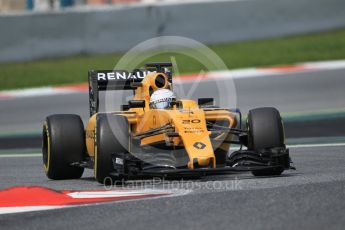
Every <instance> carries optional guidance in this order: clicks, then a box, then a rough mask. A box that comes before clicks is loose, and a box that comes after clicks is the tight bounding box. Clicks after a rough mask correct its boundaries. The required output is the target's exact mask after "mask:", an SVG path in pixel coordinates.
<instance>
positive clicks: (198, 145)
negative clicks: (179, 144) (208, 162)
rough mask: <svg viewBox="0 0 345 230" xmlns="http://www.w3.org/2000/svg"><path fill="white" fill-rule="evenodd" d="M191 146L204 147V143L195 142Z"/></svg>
mask: <svg viewBox="0 0 345 230" xmlns="http://www.w3.org/2000/svg"><path fill="white" fill-rule="evenodd" d="M193 146H194V147H195V148H197V149H204V148H205V147H206V145H205V144H204V143H202V142H195V143H194V145H193Z"/></svg>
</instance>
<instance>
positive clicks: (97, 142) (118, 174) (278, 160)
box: [42, 63, 292, 183]
mask: <svg viewBox="0 0 345 230" xmlns="http://www.w3.org/2000/svg"><path fill="white" fill-rule="evenodd" d="M171 67H172V65H171V63H151V64H146V65H145V69H138V70H135V71H133V72H127V71H117V70H110V71H89V101H90V118H89V120H88V122H87V124H86V129H84V125H83V122H82V120H81V118H80V117H79V116H78V115H71V114H58V115H51V116H48V117H47V118H46V121H45V123H44V125H43V147H42V152H43V164H44V170H45V173H46V175H47V177H48V178H50V179H56V180H59V179H75V178H80V177H81V176H82V174H83V171H84V168H91V169H93V170H94V176H95V178H96V180H97V181H98V182H100V183H104V182H105V181H106V180H107V179H108V178H111V179H113V180H114V179H115V180H118V179H131V178H136V177H146V176H149V177H152V176H163V177H169V176H171V177H176V176H177V177H183V176H193V175H196V176H204V175H210V174H224V173H233V172H242V171H250V172H252V173H253V174H254V175H255V176H270V175H280V174H281V173H282V172H283V171H284V170H286V169H290V168H292V166H290V157H289V150H288V149H287V148H286V146H285V143H284V141H285V140H284V128H283V123H282V119H281V116H280V114H279V112H278V110H277V109H275V108H270V107H265V108H256V109H253V110H250V111H249V114H248V116H247V122H246V127H245V128H242V127H241V126H242V125H241V124H242V115H241V113H240V112H239V110H237V109H226V108H219V107H217V106H215V105H214V100H213V99H212V98H200V99H198V101H194V100H189V99H176V98H175V99H173V100H169V101H168V104H169V107H168V108H164V109H162V108H157V107H152V104H150V99H151V97H152V95H153V94H154V93H155V92H156V91H158V90H162V89H165V90H171V89H172V86H173V84H172V71H171ZM109 90H133V92H134V96H133V99H132V100H130V101H128V104H126V105H122V108H121V111H116V112H104V113H101V112H99V104H100V97H99V93H100V91H109ZM165 102H166V101H165ZM231 144H236V145H239V146H240V147H239V150H236V151H234V152H232V153H231V154H230V153H229V150H230V145H231Z"/></svg>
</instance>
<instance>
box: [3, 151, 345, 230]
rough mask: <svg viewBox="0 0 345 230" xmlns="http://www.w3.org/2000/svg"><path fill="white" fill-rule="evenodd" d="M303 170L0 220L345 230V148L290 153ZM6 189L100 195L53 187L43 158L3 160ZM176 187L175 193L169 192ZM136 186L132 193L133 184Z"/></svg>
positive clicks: (74, 225) (221, 179)
mask: <svg viewBox="0 0 345 230" xmlns="http://www.w3.org/2000/svg"><path fill="white" fill-rule="evenodd" d="M291 153H292V154H291V155H292V158H293V161H294V163H295V166H296V167H297V171H287V172H285V173H284V174H283V176H280V177H261V178H255V177H253V176H252V175H251V174H249V173H244V174H235V175H225V176H210V177H206V178H201V179H194V180H184V181H180V182H178V183H176V182H173V181H164V182H159V183H157V181H156V182H154V183H147V184H146V187H148V188H156V189H160V188H165V189H167V188H174V189H181V190H183V189H188V190H191V193H189V194H187V195H184V196H176V197H163V198H157V199H147V200H139V201H128V202H120V203H107V204H98V205H90V206H82V207H74V208H68V209H59V210H50V211H38V212H29V213H20V214H6V215H0V223H1V228H2V229H37V228H41V227H42V228H44V229H111V228H113V229H183V228H186V229H207V230H209V229H343V227H344V225H345V215H344V212H343V211H344V208H345V199H344V198H345V157H344V154H345V148H344V147H343V146H338V147H336V146H335V147H308V148H292V149H291ZM0 178H1V180H0V188H2V189H3V188H7V187H9V186H14V185H23V184H25V185H39V186H46V187H49V188H54V189H90V190H92V189H100V188H102V186H101V185H99V184H97V182H95V181H94V180H93V178H92V174H91V171H89V172H88V173H86V174H85V175H84V177H83V178H82V179H81V180H69V181H50V180H48V179H47V178H46V177H45V176H44V175H43V172H42V164H41V158H40V157H26V158H1V160H0ZM169 185H170V187H169ZM130 186H131V188H134V187H133V185H132V184H130Z"/></svg>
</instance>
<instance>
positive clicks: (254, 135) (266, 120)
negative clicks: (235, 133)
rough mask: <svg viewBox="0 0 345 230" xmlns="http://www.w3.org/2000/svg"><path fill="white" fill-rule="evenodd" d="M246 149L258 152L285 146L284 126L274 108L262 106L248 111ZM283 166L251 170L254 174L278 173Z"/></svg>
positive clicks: (282, 169)
mask: <svg viewBox="0 0 345 230" xmlns="http://www.w3.org/2000/svg"><path fill="white" fill-rule="evenodd" d="M247 130H248V149H249V150H254V151H256V152H260V151H261V150H264V149H269V148H285V144H284V141H285V140H284V139H285V137H284V127H283V123H282V119H281V116H280V113H279V111H278V110H277V109H276V108H271V107H264V108H257V109H253V110H250V111H249V114H248V120H247ZM283 171H284V168H283V167H278V168H274V169H264V170H257V171H253V172H252V173H253V175H255V176H271V175H280V174H281V173H282V172H283Z"/></svg>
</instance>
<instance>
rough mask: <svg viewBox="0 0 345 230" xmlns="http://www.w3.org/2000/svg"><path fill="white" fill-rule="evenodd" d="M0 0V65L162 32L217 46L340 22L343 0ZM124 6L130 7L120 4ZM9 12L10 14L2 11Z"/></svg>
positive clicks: (113, 47) (102, 49)
mask: <svg viewBox="0 0 345 230" xmlns="http://www.w3.org/2000/svg"><path fill="white" fill-rule="evenodd" d="M0 3H1V7H0V8H1V10H2V11H5V10H6V13H2V14H0V30H1V36H0V62H11V61H25V60H33V59H41V58H51V57H64V56H69V55H80V54H99V53H111V52H123V51H126V50H128V49H130V48H132V47H133V46H134V45H136V44H138V43H140V42H142V41H144V40H146V39H149V38H152V37H156V36H165V35H175V36H184V37H188V38H192V39H196V40H198V41H200V42H203V43H206V44H217V43H224V42H232V41H241V40H248V39H261V38H270V37H276V36H286V35H293V34H299V33H310V32H319V31H325V30H331V29H337V28H344V27H345V1H344V0H238V1H234V0H228V1H225V0H222V1H209V0H199V1H196V0H189V1H188V2H187V1H182V0H160V1H155V0H141V1H140V0H111V1H109V0H60V1H58V0H52V1H47V0H32V1H28V0H25V1H24V0H9V1H5V0H0ZM162 3H163V4H162ZM165 3H167V4H165ZM175 3H180V4H175ZM181 3H183V4H181ZM124 4H129V5H128V6H127V5H125V7H123V5H124ZM97 5H99V6H97ZM117 5H120V7H118V6H117ZM61 7H66V9H67V8H68V9H69V10H65V9H60V8H61ZM26 9H32V10H29V11H32V12H31V13H30V12H29V13H28V12H27V11H28V10H26ZM52 9H53V10H52ZM54 9H55V10H54ZM11 10H13V11H15V10H16V11H15V13H8V12H11ZM19 10H24V13H21V12H18V11H19Z"/></svg>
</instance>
